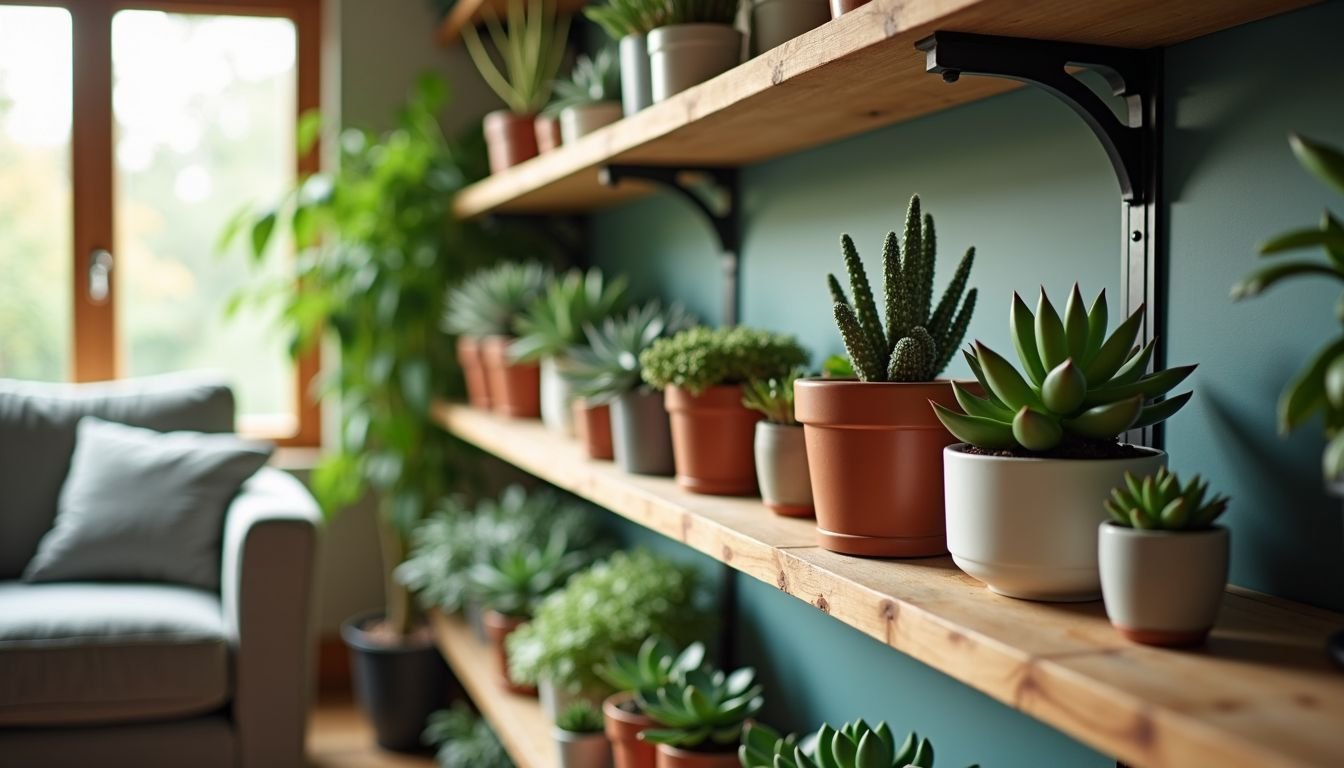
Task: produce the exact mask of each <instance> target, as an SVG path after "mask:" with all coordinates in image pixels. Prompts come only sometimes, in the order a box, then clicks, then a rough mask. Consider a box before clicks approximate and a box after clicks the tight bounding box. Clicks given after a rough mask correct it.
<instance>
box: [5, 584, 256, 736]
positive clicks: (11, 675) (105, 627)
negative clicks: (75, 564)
mask: <svg viewBox="0 0 1344 768" xmlns="http://www.w3.org/2000/svg"><path fill="white" fill-rule="evenodd" d="M229 665H230V661H229V643H228V640H227V631H226V625H225V621H224V616H223V611H222V609H221V607H220V600H219V597H218V596H216V595H214V594H212V593H210V592H207V591H203V590H199V589H193V588H190V587H173V586H165V585H151V584H80V583H71V584H25V583H21V582H13V581H9V582H0V726H4V727H9V726H44V725H62V726H68V725H78V724H96V723H123V722H136V721H145V720H161V719H167V718H179V717H190V716H193V715H197V714H200V713H204V712H210V711H213V710H216V709H219V708H220V707H222V706H224V705H225V703H227V702H228V701H229V699H230V694H231V686H230V672H229ZM0 763H3V760H0Z"/></svg>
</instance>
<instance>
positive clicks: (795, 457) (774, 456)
mask: <svg viewBox="0 0 1344 768" xmlns="http://www.w3.org/2000/svg"><path fill="white" fill-rule="evenodd" d="M755 449H756V479H757V481H758V482H759V483H760V486H761V499H762V500H763V501H764V502H765V506H766V507H768V508H769V509H770V511H772V512H774V513H775V514H777V515H784V516H785V517H812V514H813V509H812V481H811V478H810V477H809V475H808V469H807V444H806V442H805V440H804V435H803V428H802V427H801V426H799V425H797V424H772V423H770V422H768V421H761V422H758V423H757V424H756V442H755Z"/></svg>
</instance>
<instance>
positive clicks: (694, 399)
mask: <svg viewBox="0 0 1344 768" xmlns="http://www.w3.org/2000/svg"><path fill="white" fill-rule="evenodd" d="M640 363H641V365H643V372H642V374H641V375H642V376H643V377H644V381H645V382H646V383H648V384H649V385H650V386H653V387H655V388H657V389H661V390H664V397H665V400H664V402H665V404H666V406H667V412H668V413H669V414H671V417H672V455H673V459H674V461H675V463H676V469H677V484H678V485H680V486H681V487H682V488H685V489H686V490H688V491H691V492H692V493H707V494H713V495H721V496H750V495H754V494H755V493H756V466H755V462H754V460H753V457H754V453H755V452H754V449H753V442H754V440H755V434H756V422H757V421H760V419H761V416H760V414H758V413H755V412H753V411H751V410H750V409H748V408H747V407H746V406H745V405H743V404H742V385H743V384H745V383H747V382H749V381H752V380H754V379H769V378H773V377H780V376H785V375H787V374H788V373H789V371H791V370H793V369H794V368H797V367H798V366H800V365H804V364H805V363H807V351H806V350H804V349H803V348H802V347H801V346H800V345H799V344H798V342H797V340H795V339H794V338H793V337H792V336H786V335H782V334H777V333H770V332H769V331H761V330H756V329H753V328H743V327H734V328H720V329H709V328H704V327H699V328H690V329H687V330H685V331H682V332H681V333H678V334H677V335H675V336H672V337H671V338H666V339H659V340H657V341H655V342H653V345H652V346H650V347H649V348H648V349H646V350H644V352H643V354H641V355H640Z"/></svg>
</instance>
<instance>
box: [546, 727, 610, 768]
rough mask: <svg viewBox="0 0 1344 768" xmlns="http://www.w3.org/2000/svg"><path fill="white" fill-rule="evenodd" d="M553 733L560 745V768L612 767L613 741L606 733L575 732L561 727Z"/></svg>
mask: <svg viewBox="0 0 1344 768" xmlns="http://www.w3.org/2000/svg"><path fill="white" fill-rule="evenodd" d="M552 733H554V734H555V743H556V744H557V745H558V746H559V747H560V768H610V766H611V742H610V741H608V740H607V735H606V734H605V733H602V732H601V731H598V732H597V733H575V732H573V731H565V730H561V729H559V728H555V729H553V730H552Z"/></svg>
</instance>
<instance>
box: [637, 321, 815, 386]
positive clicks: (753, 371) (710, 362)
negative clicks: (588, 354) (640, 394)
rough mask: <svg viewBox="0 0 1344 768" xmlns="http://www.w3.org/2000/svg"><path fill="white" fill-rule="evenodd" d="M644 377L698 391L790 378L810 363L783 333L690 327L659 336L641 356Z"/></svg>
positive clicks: (798, 346) (653, 381) (663, 383)
mask: <svg viewBox="0 0 1344 768" xmlns="http://www.w3.org/2000/svg"><path fill="white" fill-rule="evenodd" d="M639 362H640V364H641V365H642V366H643V367H644V369H643V371H642V372H641V375H642V376H643V377H644V381H645V382H646V383H647V384H649V385H650V386H652V387H654V388H655V389H665V388H667V387H669V386H678V387H681V388H682V389H686V390H689V391H690V392H691V393H692V394H700V393H701V392H703V391H704V390H705V389H707V388H709V387H712V386H716V385H720V384H745V383H747V382H749V381H752V380H753V379H769V378H774V377H779V376H785V375H787V374H788V373H789V371H791V370H793V369H794V368H797V367H798V366H801V365H806V364H807V350H805V349H803V347H802V346H801V345H799V344H798V341H797V340H796V339H795V338H794V337H792V336H788V335H785V334H780V333H771V332H769V331H761V330H756V329H754V328H744V327H742V326H734V327H732V328H716V329H710V328H705V327H697V328H689V329H687V330H684V331H682V332H680V333H678V334H677V335H675V336H673V337H671V338H667V339H658V340H657V341H655V342H654V343H653V345H652V346H650V347H649V348H648V349H646V350H644V352H643V353H642V354H640V356H639Z"/></svg>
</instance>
